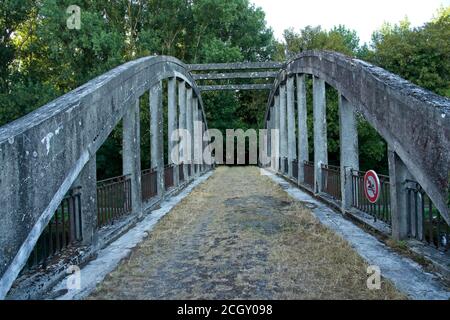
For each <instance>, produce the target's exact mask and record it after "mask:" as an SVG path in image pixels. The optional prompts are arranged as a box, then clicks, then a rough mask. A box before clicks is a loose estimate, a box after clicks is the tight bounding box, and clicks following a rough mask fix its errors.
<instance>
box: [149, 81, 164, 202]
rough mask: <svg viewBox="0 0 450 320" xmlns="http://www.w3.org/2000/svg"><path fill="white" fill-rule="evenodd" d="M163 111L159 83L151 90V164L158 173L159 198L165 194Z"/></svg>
mask: <svg viewBox="0 0 450 320" xmlns="http://www.w3.org/2000/svg"><path fill="white" fill-rule="evenodd" d="M162 110H163V106H162V83H161V82H159V83H157V84H155V85H154V86H153V87H152V88H150V133H151V141H150V143H151V162H152V168H154V169H155V170H156V171H157V185H158V187H157V189H158V197H162V196H163V195H164V192H165V190H164V189H165V188H164V148H163V141H164V139H163V112H162Z"/></svg>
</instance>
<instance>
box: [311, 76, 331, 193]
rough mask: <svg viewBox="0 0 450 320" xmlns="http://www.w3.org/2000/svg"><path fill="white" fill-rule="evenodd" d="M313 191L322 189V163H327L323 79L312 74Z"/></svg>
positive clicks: (317, 191) (316, 191)
mask: <svg viewBox="0 0 450 320" xmlns="http://www.w3.org/2000/svg"><path fill="white" fill-rule="evenodd" d="M313 112H314V179H315V182H314V192H315V193H319V192H321V191H322V190H321V189H322V168H321V167H322V164H327V163H328V150H327V117H326V97H325V81H324V80H322V79H319V78H318V77H316V76H313Z"/></svg>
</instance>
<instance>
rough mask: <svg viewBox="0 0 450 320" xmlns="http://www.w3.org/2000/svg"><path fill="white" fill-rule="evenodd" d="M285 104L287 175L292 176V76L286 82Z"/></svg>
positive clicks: (293, 129) (293, 135)
mask: <svg viewBox="0 0 450 320" xmlns="http://www.w3.org/2000/svg"><path fill="white" fill-rule="evenodd" d="M286 105H287V107H286V108H287V129H288V139H287V149H288V175H289V177H290V178H293V171H292V166H293V164H292V161H294V160H295V159H297V144H296V140H295V109H294V78H293V77H289V78H288V79H287V84H286Z"/></svg>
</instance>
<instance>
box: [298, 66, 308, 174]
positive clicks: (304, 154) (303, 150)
mask: <svg viewBox="0 0 450 320" xmlns="http://www.w3.org/2000/svg"><path fill="white" fill-rule="evenodd" d="M305 77H306V76H305V75H304V74H302V75H297V76H296V79H295V81H296V82H297V141H298V183H303V182H304V179H305V173H304V166H303V162H304V161H309V147H308V124H307V117H308V113H307V106H306V79H305Z"/></svg>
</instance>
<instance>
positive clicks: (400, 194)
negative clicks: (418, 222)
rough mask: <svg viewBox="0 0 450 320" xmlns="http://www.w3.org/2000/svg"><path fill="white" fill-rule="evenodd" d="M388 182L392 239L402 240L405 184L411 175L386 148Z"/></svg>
mask: <svg viewBox="0 0 450 320" xmlns="http://www.w3.org/2000/svg"><path fill="white" fill-rule="evenodd" d="M388 162H389V180H390V184H391V187H390V190H391V220H392V237H393V238H394V239H395V240H402V239H405V238H406V237H408V232H409V230H408V229H409V228H408V214H409V213H408V209H407V197H408V195H407V190H406V185H405V182H406V180H407V179H410V180H411V179H412V176H411V173H410V172H409V170H408V168H407V167H406V166H405V164H404V163H403V161H402V160H401V159H400V157H399V156H398V155H397V153H396V152H395V151H394V150H393V149H392V148H391V147H390V146H388Z"/></svg>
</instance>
